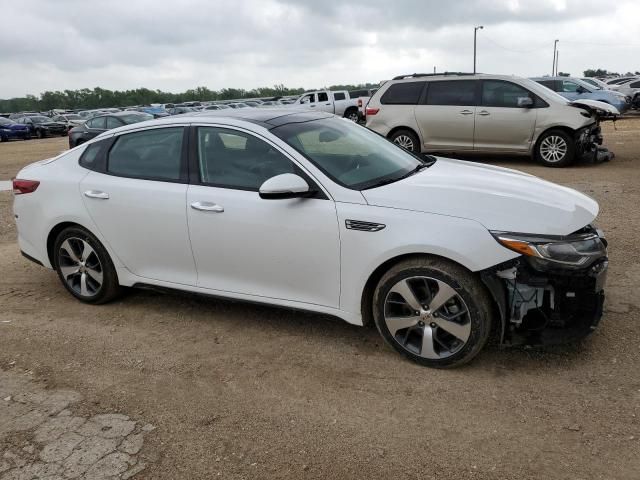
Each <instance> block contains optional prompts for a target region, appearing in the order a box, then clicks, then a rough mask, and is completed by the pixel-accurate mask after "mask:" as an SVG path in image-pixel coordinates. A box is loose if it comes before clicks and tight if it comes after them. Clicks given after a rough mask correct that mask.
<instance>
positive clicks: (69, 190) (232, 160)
mask: <svg viewBox="0 0 640 480" xmlns="http://www.w3.org/2000/svg"><path fill="white" fill-rule="evenodd" d="M13 188H14V193H15V201H14V213H15V218H16V223H17V227H18V234H19V245H20V249H21V251H22V253H23V255H24V256H25V257H27V258H29V259H31V260H33V261H35V262H37V263H39V264H41V265H43V266H45V267H47V268H52V269H55V270H56V271H57V273H58V276H59V278H60V280H61V281H62V284H63V285H64V287H65V288H66V289H67V290H68V291H69V292H70V293H71V294H72V295H73V296H75V297H76V298H77V299H79V300H81V301H84V302H88V303H94V304H97V303H104V302H107V301H109V300H112V299H113V298H115V297H116V296H117V295H118V293H119V292H120V291H121V289H122V287H135V286H147V287H148V286H154V287H165V288H171V289H177V290H183V291H187V292H198V293H203V294H209V295H213V296H218V297H227V298H233V299H241V300H247V301H253V302H262V303H268V304H272V305H278V306H283V307H291V308H296V309H303V310H311V311H315V312H322V313H325V314H330V315H334V316H337V317H340V318H342V319H344V320H346V321H347V322H349V323H352V324H357V325H364V324H367V323H369V322H373V323H375V325H376V326H377V328H378V330H379V331H380V333H381V334H382V336H383V337H384V339H385V340H386V341H387V342H388V343H389V345H391V346H392V347H393V348H395V349H396V350H397V351H399V352H400V353H402V354H404V355H406V356H407V357H409V358H410V359H412V360H415V361H417V362H419V363H421V364H424V365H428V366H432V367H446V366H454V365H460V364H462V363H465V362H467V361H469V360H470V359H472V358H473V357H474V356H475V355H476V354H478V352H479V351H480V350H481V349H482V347H483V346H484V345H485V344H486V342H487V340H488V339H489V338H490V336H494V337H495V339H496V342H497V343H500V344H506V345H513V344H532V345H542V344H547V343H554V342H559V341H566V340H570V339H574V338H578V337H581V336H584V335H586V334H587V333H589V332H590V331H592V330H593V329H594V328H595V326H596V324H597V323H598V321H599V320H600V317H601V315H602V302H603V298H604V294H603V286H604V278H605V276H606V270H607V256H606V255H607V252H606V241H605V240H604V238H603V237H602V234H601V233H600V232H599V231H597V230H596V229H595V228H594V227H592V226H591V224H592V222H593V220H594V218H595V217H596V215H597V212H598V205H597V203H596V202H595V201H594V200H592V199H591V198H589V197H587V196H585V195H583V194H581V193H578V192H576V191H574V190H571V189H568V188H564V187H560V186H557V185H554V184H552V183H549V182H546V181H543V180H540V179H537V178H535V177H533V176H531V175H526V174H523V173H520V172H517V171H513V170H507V169H503V168H496V167H490V166H484V165H479V164H474V163H468V162H462V161H455V160H448V159H443V158H434V157H424V158H423V157H418V156H414V155H413V154H411V153H408V152H407V151H405V150H404V149H402V148H400V147H397V146H396V145H394V144H392V143H390V142H388V141H387V140H386V139H384V138H383V137H381V136H379V135H377V134H375V133H373V132H371V131H369V130H367V129H366V128H364V127H362V126H359V125H356V124H354V123H353V122H349V121H347V120H344V119H341V118H337V117H334V116H333V115H330V114H326V113H322V112H301V111H299V110H287V109H283V108H277V109H248V108H247V109H238V110H234V111H230V110H224V111H219V112H204V113H201V114H190V115H187V116H178V117H170V118H165V119H159V120H152V121H148V122H143V123H137V124H135V125H129V126H126V127H122V128H117V129H114V130H110V131H108V132H105V133H104V134H102V135H100V136H99V137H97V138H95V139H94V140H92V141H90V142H88V143H86V144H83V145H81V146H79V147H76V148H74V149H72V150H69V151H67V152H65V153H63V154H61V155H59V156H58V157H55V158H53V159H49V160H45V161H41V162H37V163H34V164H32V165H29V166H27V167H25V168H24V169H23V170H22V171H20V173H19V174H18V176H17V178H16V179H15V180H14V182H13Z"/></svg>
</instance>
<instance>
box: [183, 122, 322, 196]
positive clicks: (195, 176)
mask: <svg viewBox="0 0 640 480" xmlns="http://www.w3.org/2000/svg"><path fill="white" fill-rule="evenodd" d="M200 128H219V129H224V130H235V131H237V132H240V133H244V134H246V135H253V136H254V137H256V138H258V139H260V140H262V141H264V142H266V143H268V144H269V145H271V146H272V147H273V148H275V149H276V150H277V151H278V152H280V153H281V154H282V155H284V157H285V158H286V159H287V160H289V161H290V162H291V163H292V164H293V166H294V169H295V171H296V174H297V175H300V176H301V177H302V178H303V179H304V180H305V181H306V182H307V183H308V184H309V189H310V190H315V191H316V192H317V193H316V195H314V196H312V197H307V198H314V199H317V200H329V198H330V197H329V195H328V193H327V192H326V189H325V188H324V187H323V186H322V184H321V183H320V182H318V181H317V180H315V179H314V178H313V177H312V176H311V174H309V173H308V172H307V171H306V170H305V169H304V168H303V166H302V165H300V163H299V162H298V161H297V160H296V159H295V158H293V157H292V156H291V155H290V154H289V153H287V152H286V151H284V150H283V149H282V148H280V147H279V146H278V145H276V144H275V143H273V142H272V141H270V140H269V139H268V138H266V137H264V136H263V135H260V134H259V133H257V132H254V131H251V130H246V129H244V128H242V127H237V126H235V125H220V124H206V123H202V124H201V123H198V124H192V125H191V127H190V142H189V143H190V145H191V148H190V149H189V161H188V164H189V184H190V185H198V186H203V187H213V188H224V189H227V190H240V191H244V192H255V193H258V191H259V189H258V188H249V187H236V186H231V185H225V184H217V183H211V182H203V181H202V180H201V174H200V160H199V158H198V130H199V129H200Z"/></svg>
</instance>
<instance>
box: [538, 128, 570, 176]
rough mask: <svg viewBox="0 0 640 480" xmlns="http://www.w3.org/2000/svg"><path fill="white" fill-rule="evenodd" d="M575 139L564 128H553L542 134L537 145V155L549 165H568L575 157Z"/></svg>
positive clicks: (542, 161) (539, 159)
mask: <svg viewBox="0 0 640 480" xmlns="http://www.w3.org/2000/svg"><path fill="white" fill-rule="evenodd" d="M575 150H576V149H575V144H574V141H573V139H572V138H571V137H570V136H569V135H568V134H567V133H565V132H563V131H562V130H551V131H549V132H545V133H544V134H542V136H541V137H540V139H539V140H538V144H537V146H536V157H537V159H538V161H539V162H540V163H542V164H543V165H545V166H547V167H566V166H568V165H571V164H572V163H573V160H574V157H575Z"/></svg>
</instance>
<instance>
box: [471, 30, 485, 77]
mask: <svg viewBox="0 0 640 480" xmlns="http://www.w3.org/2000/svg"><path fill="white" fill-rule="evenodd" d="M483 28H484V26H483V25H478V26H477V27H474V28H473V73H476V56H477V55H476V52H477V50H478V40H477V37H478V30H482V29H483Z"/></svg>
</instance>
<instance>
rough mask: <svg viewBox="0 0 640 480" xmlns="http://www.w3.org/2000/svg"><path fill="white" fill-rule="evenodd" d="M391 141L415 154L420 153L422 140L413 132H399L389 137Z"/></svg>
mask: <svg viewBox="0 0 640 480" xmlns="http://www.w3.org/2000/svg"><path fill="white" fill-rule="evenodd" d="M389 140H390V141H391V142H393V143H395V144H396V145H399V146H401V147H402V148H406V149H407V150H409V151H411V152H413V153H420V140H419V139H418V136H417V135H416V134H415V133H413V132H412V131H411V130H404V129H403V130H397V131H395V132H393V133H392V134H391V135H389Z"/></svg>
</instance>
